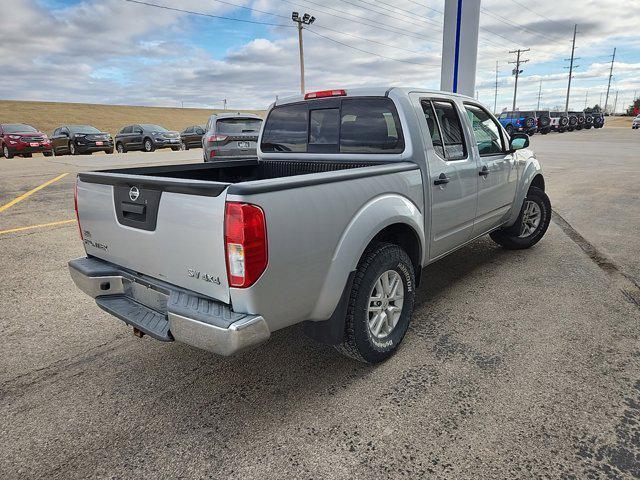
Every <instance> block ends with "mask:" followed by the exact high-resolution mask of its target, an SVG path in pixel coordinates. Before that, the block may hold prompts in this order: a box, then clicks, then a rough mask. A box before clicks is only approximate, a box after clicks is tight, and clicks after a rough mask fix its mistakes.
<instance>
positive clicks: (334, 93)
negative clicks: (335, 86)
mask: <svg viewBox="0 0 640 480" xmlns="http://www.w3.org/2000/svg"><path fill="white" fill-rule="evenodd" d="M346 94H347V91H346V90H322V91H320V92H309V93H307V94H305V96H304V99H305V100H309V99H312V98H325V97H344V96H345V95H346Z"/></svg>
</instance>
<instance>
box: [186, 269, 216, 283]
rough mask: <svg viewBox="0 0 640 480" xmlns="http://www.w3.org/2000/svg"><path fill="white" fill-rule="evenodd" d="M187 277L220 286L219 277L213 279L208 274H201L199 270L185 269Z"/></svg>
mask: <svg viewBox="0 0 640 480" xmlns="http://www.w3.org/2000/svg"><path fill="white" fill-rule="evenodd" d="M187 275H188V276H189V277H191V278H198V279H201V280H204V281H205V282H210V283H215V284H216V285H220V277H214V276H213V275H209V274H208V273H201V272H200V271H199V270H194V269H193V268H188V269H187Z"/></svg>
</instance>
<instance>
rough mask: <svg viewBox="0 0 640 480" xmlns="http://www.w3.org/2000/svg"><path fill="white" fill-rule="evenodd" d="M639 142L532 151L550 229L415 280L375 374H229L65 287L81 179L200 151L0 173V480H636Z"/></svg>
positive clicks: (615, 134) (222, 364)
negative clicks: (399, 335) (406, 313)
mask: <svg viewBox="0 0 640 480" xmlns="http://www.w3.org/2000/svg"><path fill="white" fill-rule="evenodd" d="M639 146H640V133H638V132H637V131H631V130H630V129H616V128H605V129H602V130H596V131H593V130H591V131H582V132H574V133H571V134H569V133H567V134H562V135H559V134H551V135H546V136H535V137H533V138H532V147H533V148H534V149H535V150H536V152H537V154H538V157H539V158H540V159H541V161H542V163H543V166H544V168H545V172H546V181H547V191H548V193H549V196H550V198H551V201H552V204H553V207H554V210H555V212H556V215H555V217H554V221H553V222H552V224H551V227H550V228H549V231H548V233H547V235H546V237H545V238H544V239H543V240H542V241H541V242H540V243H539V244H538V245H537V246H536V247H534V248H533V249H531V250H529V251H518V252H513V251H505V250H502V249H500V248H499V247H498V246H497V245H495V244H494V243H493V242H492V241H491V240H490V239H488V238H486V239H481V240H479V241H476V242H474V243H473V244H471V245H469V246H467V247H465V248H463V249H462V250H460V251H458V252H456V253H455V254H453V255H451V256H449V257H447V258H445V259H443V260H441V261H439V262H437V263H435V264H433V265H431V266H429V267H428V268H427V269H426V270H425V272H424V277H423V278H424V280H425V281H424V283H423V286H422V287H421V289H420V290H419V292H418V296H417V299H416V300H417V305H416V311H415V313H414V317H413V323H412V326H411V327H410V331H409V333H408V334H407V337H406V339H405V341H404V344H403V347H402V348H401V350H400V351H399V352H398V354H397V355H395V356H394V357H393V358H392V359H391V360H390V361H388V362H386V363H384V364H382V365H380V366H377V367H375V368H372V367H368V366H365V365H361V364H358V363H355V362H353V361H351V360H348V359H346V358H344V357H342V356H341V355H339V354H338V353H337V352H335V351H334V350H333V349H331V348H329V347H324V346H320V345H316V344H314V343H313V342H312V341H310V340H308V339H306V338H305V337H304V336H303V335H302V334H301V332H300V331H299V330H298V329H297V328H292V329H288V330H286V331H282V332H279V333H276V334H275V335H274V336H273V337H272V338H271V340H270V341H269V342H268V343H267V344H265V345H263V346H262V347H260V348H259V349H257V350H254V351H251V352H248V353H245V354H243V355H241V356H238V357H234V358H228V359H223V358H219V357H215V356H212V355H210V354H208V353H206V352H203V351H199V350H195V349H192V348H189V347H186V346H183V345H180V344H177V343H172V344H163V343H160V342H156V341H153V340H151V339H148V338H144V339H142V340H140V339H138V338H136V337H134V336H133V335H132V334H131V331H130V330H129V329H128V328H126V327H125V325H124V324H123V323H121V322H119V321H118V320H116V319H115V318H113V317H111V316H109V315H108V314H106V313H104V312H102V311H101V310H99V309H98V308H97V307H96V306H95V304H94V302H93V301H92V300H90V299H89V298H88V297H86V296H85V295H84V294H82V293H81V292H80V291H79V290H77V289H76V288H75V286H74V285H73V283H72V281H71V279H70V278H69V275H68V272H67V267H66V263H67V261H68V260H70V259H72V258H76V257H79V256H81V255H83V249H82V245H81V243H80V240H79V237H78V231H77V227H76V224H75V221H74V220H73V219H74V213H73V181H74V174H75V173H76V172H78V171H81V170H88V169H99V168H102V167H106V166H109V167H112V166H117V165H122V166H124V165H130V164H133V163H135V164H140V163H149V162H153V163H155V162H165V163H179V162H183V161H194V162H199V161H201V158H200V155H201V152H200V151H199V150H192V151H186V152H171V151H167V152H155V153H153V154H143V153H130V154H127V155H109V156H107V155H94V156H90V157H88V156H87V157H56V158H53V159H47V158H42V157H34V158H31V159H21V158H15V159H12V160H6V159H4V158H2V159H0V209H2V208H4V207H2V205H7V204H8V203H9V202H11V201H12V200H13V199H15V198H18V197H20V196H21V195H23V194H24V193H25V192H28V191H30V190H32V189H34V188H35V187H37V186H39V185H42V184H43V183H44V182H47V181H49V180H52V179H54V178H57V177H59V176H60V175H62V174H67V175H65V176H63V177H61V178H59V179H58V180H56V181H55V182H53V183H51V184H49V185H47V186H45V187H44V188H42V189H41V190H39V191H37V192H35V193H33V194H32V195H30V196H28V197H25V198H24V199H22V200H21V201H19V202H17V203H15V204H13V205H12V206H10V207H8V208H5V209H4V210H0V252H1V257H0V258H1V259H2V262H1V272H2V282H1V283H0V333H1V335H2V339H3V340H2V342H0V409H1V411H2V413H3V415H2V417H3V418H2V422H1V423H0V472H3V473H2V475H1V476H2V477H4V478H50V479H55V478H60V479H72V478H88V477H95V478H141V477H145V478H256V479H264V478H283V479H284V478H286V479H291V478H296V479H297V478H322V479H327V478H362V479H371V478H456V479H462V478H469V479H477V478H566V479H570V478H576V479H578V478H633V477H636V478H637V477H639V476H640V344H639V343H638V337H639V333H640V326H639V325H640V324H639V320H640V288H639V287H638V284H640V241H638V238H640V189H639V188H638V185H639V184H640V155H639V154H638V147H639Z"/></svg>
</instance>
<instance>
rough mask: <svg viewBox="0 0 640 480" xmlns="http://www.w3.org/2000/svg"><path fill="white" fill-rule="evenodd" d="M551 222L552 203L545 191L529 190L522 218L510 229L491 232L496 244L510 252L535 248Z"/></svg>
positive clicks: (535, 188)
mask: <svg viewBox="0 0 640 480" xmlns="http://www.w3.org/2000/svg"><path fill="white" fill-rule="evenodd" d="M550 222H551V202H550V201H549V197H548V196H547V194H546V193H544V190H542V189H540V188H538V187H531V188H529V192H527V196H526V198H525V199H524V203H523V205H522V210H521V211H520V216H519V217H518V220H516V223H515V224H514V225H513V226H512V227H509V228H503V229H501V230H496V231H494V232H491V234H490V236H491V238H492V239H493V241H494V242H496V243H498V244H499V245H502V246H503V247H504V248H506V249H508V250H521V249H523V248H529V247H533V246H534V245H535V244H536V243H538V242H539V241H540V239H541V238H542V237H543V236H544V234H545V233H546V232H547V228H549V223H550Z"/></svg>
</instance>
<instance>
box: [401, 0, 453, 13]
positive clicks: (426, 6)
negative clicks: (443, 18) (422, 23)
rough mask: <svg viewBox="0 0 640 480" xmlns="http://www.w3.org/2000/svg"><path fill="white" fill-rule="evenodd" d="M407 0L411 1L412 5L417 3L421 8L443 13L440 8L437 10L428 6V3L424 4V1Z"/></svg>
mask: <svg viewBox="0 0 640 480" xmlns="http://www.w3.org/2000/svg"><path fill="white" fill-rule="evenodd" d="M407 1H408V2H411V3H413V4H414V5H418V6H420V7H422V8H426V9H428V10H431V11H432V12H436V13H440V14H442V15H444V12H443V11H442V10H438V9H437V8H433V7H430V6H429V5H425V4H424V3H420V2H416V1H415V0H407Z"/></svg>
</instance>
